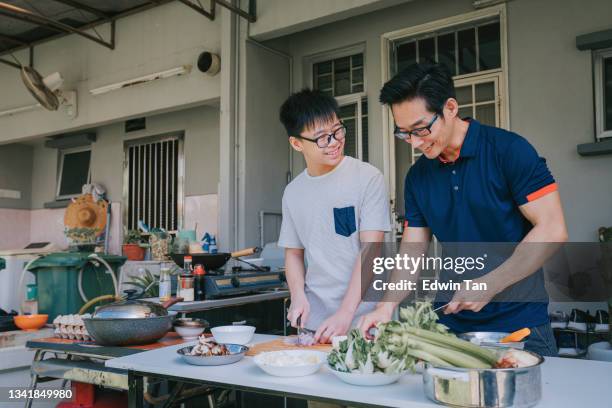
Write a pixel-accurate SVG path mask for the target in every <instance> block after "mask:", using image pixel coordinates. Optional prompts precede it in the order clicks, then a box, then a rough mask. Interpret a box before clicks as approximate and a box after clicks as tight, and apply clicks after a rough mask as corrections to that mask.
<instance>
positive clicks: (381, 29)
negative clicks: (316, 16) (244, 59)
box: [267, 0, 612, 241]
mask: <svg viewBox="0 0 612 408" xmlns="http://www.w3.org/2000/svg"><path fill="white" fill-rule="evenodd" d="M507 7H508V37H509V38H508V48H509V49H508V58H509V103H510V126H511V130H513V131H516V132H518V133H520V134H522V135H524V136H525V137H526V138H527V139H528V140H530V141H531V142H532V143H533V144H534V145H535V147H536V148H537V149H538V151H539V153H540V154H541V155H542V156H544V157H545V158H547V160H548V165H549V166H550V168H551V170H552V172H553V174H554V176H555V177H556V179H557V181H558V183H559V188H560V191H561V197H562V199H563V203H564V207H565V213H566V218H567V223H568V228H569V233H570V240H572V241H593V240H595V239H596V229H597V228H598V227H599V226H601V225H612V183H610V182H609V181H608V178H609V175H610V174H611V173H612V160H611V157H610V156H609V155H608V156H601V157H591V158H584V157H580V156H578V154H577V153H576V145H577V144H579V143H587V142H590V141H593V140H594V136H593V135H594V130H593V105H592V100H593V97H592V78H591V69H592V68H591V55H590V53H589V52H584V51H578V50H577V49H576V48H575V37H576V35H579V34H584V33H588V32H592V31H600V30H604V29H607V28H609V26H610V16H611V15H612V2H610V1H608V0H592V1H590V2H589V7H588V8H586V7H585V6H584V2H582V1H580V0H566V1H564V2H563V7H560V6H559V2H557V1H554V0H539V1H537V2H534V1H529V0H514V1H511V2H509V3H508V5H507ZM473 10H474V8H473V6H472V1H471V0H439V1H436V2H431V1H426V0H415V1H413V2H410V3H408V4H403V5H399V6H396V7H392V8H387V9H384V10H380V11H377V12H373V13H369V14H367V15H362V16H358V17H354V18H351V19H347V20H343V21H339V22H335V23H333V24H328V25H325V26H321V27H317V28H316V29H311V30H306V31H303V32H300V33H296V34H293V35H289V36H286V37H283V38H280V39H276V40H273V41H268V42H267V44H269V45H271V46H274V47H276V48H278V49H283V50H285V51H287V52H288V53H290V54H291V55H292V56H293V58H294V70H293V73H294V87H293V89H294V90H299V89H301V88H302V87H303V86H306V85H309V78H310V73H309V72H307V71H305V69H306V64H305V60H306V59H307V57H309V56H311V55H314V54H317V53H321V52H325V51H329V50H334V49H341V48H345V47H348V46H352V45H356V44H360V43H364V44H365V47H366V51H365V64H366V82H367V84H366V92H367V96H368V100H369V102H370V103H369V104H368V115H369V129H368V130H369V142H370V146H369V156H370V162H371V163H372V164H374V165H375V166H377V167H378V168H380V169H381V170H382V169H383V167H384V166H386V164H385V163H384V162H383V143H386V142H385V141H383V139H382V114H383V112H384V110H383V109H382V108H381V106H380V104H378V102H377V101H378V96H379V91H380V88H381V87H382V80H381V35H382V34H384V33H386V32H390V31H394V30H398V29H402V28H407V27H411V26H415V25H420V24H423V23H427V22H431V21H435V20H439V19H443V18H446V17H450V16H454V15H458V14H463V13H467V12H470V11H473ZM271 120H272V118H271ZM294 162H295V167H294V169H293V170H294V174H297V172H298V171H300V170H301V169H302V168H303V167H301V166H302V160H301V159H300V158H299V157H297V156H296V159H295V160H294Z"/></svg>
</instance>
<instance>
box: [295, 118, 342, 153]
mask: <svg viewBox="0 0 612 408" xmlns="http://www.w3.org/2000/svg"><path fill="white" fill-rule="evenodd" d="M295 137H297V138H298V139H302V140H308V141H309V142H312V143H316V145H317V146H318V147H319V148H320V149H324V148H326V147H327V146H329V144H330V143H331V140H332V138H334V139H336V140H337V141H338V142H341V141H343V140H344V138H345V137H346V126H344V123H342V122H340V127H338V128H336V130H334V131H333V132H332V133H327V134H324V135H321V136H319V137H317V138H315V139H310V138H308V137H303V136H295Z"/></svg>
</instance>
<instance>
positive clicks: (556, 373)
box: [106, 334, 612, 408]
mask: <svg viewBox="0 0 612 408" xmlns="http://www.w3.org/2000/svg"><path fill="white" fill-rule="evenodd" d="M275 338H277V336H269V335H261V334H256V335H255V337H254V338H253V343H258V342H263V341H269V340H273V339H275ZM185 346H186V344H183V345H179V346H170V347H165V348H161V349H157V350H152V351H147V352H143V353H138V354H134V355H131V356H127V357H121V358H115V359H112V360H108V361H106V366H107V367H113V368H119V369H126V370H134V371H138V372H141V373H149V374H151V375H156V374H157V375H167V376H174V377H181V378H185V379H193V380H200V381H209V382H211V383H216V384H227V385H230V386H231V385H233V386H239V387H248V388H250V389H261V390H262V391H266V390H270V391H275V392H281V393H288V394H293V395H301V396H305V397H307V396H319V397H323V398H330V399H333V400H337V401H344V402H345V403H347V404H349V405H350V403H351V402H353V403H354V402H360V403H362V404H372V405H383V406H388V407H406V406H410V407H414V408H419V407H435V406H438V405H437V404H435V403H434V402H432V401H430V400H428V399H427V397H425V394H424V391H423V385H422V378H421V375H420V374H408V375H405V376H404V377H402V378H401V379H400V380H399V382H397V383H395V384H391V385H386V386H380V387H359V386H354V385H350V384H346V383H344V382H342V381H340V379H338V378H336V377H335V376H334V375H333V374H332V373H331V372H330V371H329V369H328V368H327V367H323V368H322V369H321V370H320V371H319V372H318V373H316V374H315V375H311V376H307V377H294V378H279V377H273V376H270V375H268V374H266V373H264V372H263V371H261V370H260V369H259V368H258V367H257V366H256V365H255V363H254V362H253V359H252V358H251V357H245V358H244V359H242V360H241V361H239V362H238V363H235V364H230V365H224V366H215V367H205V366H193V365H189V364H186V363H184V362H183V361H182V360H181V358H180V357H179V355H178V354H177V353H176V350H177V349H179V348H181V347H185ZM611 378H612V363H607V362H599V361H589V360H573V359H564V358H550V357H549V358H546V361H545V362H544V364H543V365H542V387H543V393H542V394H543V395H542V400H541V402H540V403H539V404H538V405H537V406H538V407H550V408H559V407H606V406H607V407H610V406H612V396H610V394H609V393H608V389H609V387H610V384H611V383H610V379H611ZM254 391H255V390H254Z"/></svg>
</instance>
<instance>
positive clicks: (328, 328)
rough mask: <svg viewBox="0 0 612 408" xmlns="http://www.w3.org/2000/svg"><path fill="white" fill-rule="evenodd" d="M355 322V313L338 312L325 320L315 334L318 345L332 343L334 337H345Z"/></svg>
mask: <svg viewBox="0 0 612 408" xmlns="http://www.w3.org/2000/svg"><path fill="white" fill-rule="evenodd" d="M352 320H353V313H350V312H346V311H343V310H338V311H337V312H336V313H334V314H333V315H331V316H330V317H328V318H327V319H325V321H324V322H323V323H322V324H321V326H319V328H318V329H317V331H316V333H315V341H316V342H317V343H331V339H332V337H334V336H344V335H345V334H346V333H348V330H349V328H350V327H351V322H352Z"/></svg>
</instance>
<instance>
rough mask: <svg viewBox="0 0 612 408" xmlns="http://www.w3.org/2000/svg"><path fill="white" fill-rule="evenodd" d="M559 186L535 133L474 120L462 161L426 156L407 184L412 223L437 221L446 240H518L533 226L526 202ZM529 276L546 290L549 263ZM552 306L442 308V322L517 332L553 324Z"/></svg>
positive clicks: (459, 328)
mask: <svg viewBox="0 0 612 408" xmlns="http://www.w3.org/2000/svg"><path fill="white" fill-rule="evenodd" d="M556 190H557V185H556V183H555V180H554V179H553V177H552V175H551V173H550V171H549V169H548V167H547V166H546V160H545V159H544V158H542V157H540V156H539V155H538V153H537V152H536V150H535V149H534V148H533V146H532V145H531V144H530V143H529V142H528V141H527V140H525V139H524V138H523V137H521V136H519V135H517V134H516V133H512V132H508V131H506V130H503V129H499V128H495V127H490V126H485V125H483V124H481V123H479V122H478V121H476V120H470V122H469V128H468V131H467V134H466V136H465V139H464V141H463V144H462V146H461V149H460V153H459V157H458V158H457V160H456V161H455V162H452V163H444V162H442V161H441V160H439V159H427V158H426V157H425V156H421V157H420V158H419V159H418V160H417V162H416V163H415V164H414V165H413V166H412V167H411V168H410V171H409V172H408V174H407V176H406V180H405V188H404V194H405V196H404V200H405V205H406V225H407V226H410V227H429V228H430V229H431V231H432V233H433V234H434V235H435V236H436V237H437V238H438V240H439V241H440V242H441V243H442V244H443V245H444V243H445V242H451V243H452V242H480V243H482V242H510V243H518V242H520V241H522V240H523V238H524V237H525V235H527V233H528V232H529V230H530V229H531V228H532V225H531V223H530V222H529V221H528V220H527V219H526V218H525V217H524V216H523V215H522V214H521V212H520V210H519V206H521V205H523V204H525V203H528V202H530V201H533V200H537V199H538V198H540V197H542V196H544V195H546V194H548V193H550V192H553V191H556ZM455 276H456V275H455ZM455 280H457V279H456V278H455ZM525 281H526V282H522V283H525V284H526V285H527V286H526V287H530V288H532V289H534V288H535V289H536V290H540V291H542V292H543V293H545V289H544V280H543V272H542V270H539V271H537V272H536V273H534V274H533V275H531V276H530V277H529V278H527V279H526V280H525ZM440 305H441V304H440ZM547 306H548V299H547V298H546V299H545V301H542V302H513V303H509V302H491V303H489V304H487V305H486V306H485V307H484V308H483V309H482V310H481V311H480V312H478V313H475V312H472V311H461V312H459V313H457V314H453V315H444V314H441V315H440V322H441V323H444V324H446V325H447V326H449V328H450V329H451V330H453V331H455V332H466V331H513V330H518V329H520V328H522V327H533V326H537V325H540V324H544V323H547V322H548V321H549V320H548V312H547Z"/></svg>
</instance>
